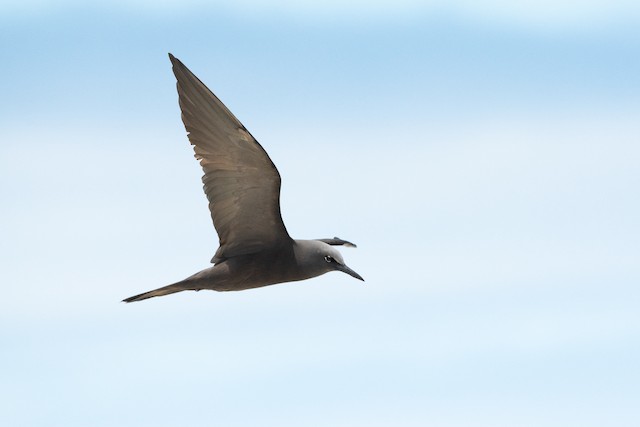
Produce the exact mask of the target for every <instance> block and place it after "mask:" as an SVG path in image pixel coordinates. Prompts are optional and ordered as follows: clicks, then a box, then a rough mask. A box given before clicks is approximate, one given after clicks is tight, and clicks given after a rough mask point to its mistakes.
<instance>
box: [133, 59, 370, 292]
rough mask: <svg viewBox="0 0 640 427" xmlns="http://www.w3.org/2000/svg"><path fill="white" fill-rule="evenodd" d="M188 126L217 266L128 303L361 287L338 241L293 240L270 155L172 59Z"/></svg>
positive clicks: (217, 101) (221, 104) (226, 109)
mask: <svg viewBox="0 0 640 427" xmlns="http://www.w3.org/2000/svg"><path fill="white" fill-rule="evenodd" d="M169 59H170V60H171V64H172V70H173V73H174V75H175V77H176V80H177V89H178V102H179V105H180V110H181V112H182V121H183V123H184V126H185V129H186V131H187V137H188V139H189V142H190V143H191V145H192V146H193V149H194V151H195V158H196V159H197V160H198V161H199V162H200V166H202V169H203V171H204V175H203V177H202V182H203V184H204V185H203V188H204V192H205V194H206V196H207V199H208V201H209V211H210V213H211V218H212V220H213V225H214V227H215V229H216V231H217V233H218V238H219V247H218V249H217V250H216V252H215V255H214V256H213V258H212V259H211V263H212V264H213V266H212V267H209V268H206V269H204V270H202V271H199V272H197V273H195V274H193V275H191V276H189V277H187V278H186V279H184V280H181V281H179V282H176V283H173V284H171V285H168V286H164V287H161V288H158V289H155V290H151V291H148V292H144V293H141V294H139V295H134V296H132V297H129V298H126V299H124V300H123V302H126V303H130V302H134V301H142V300H145V299H148V298H153V297H159V296H164V295H169V294H173V293H176V292H181V291H187V290H192V291H200V290H204V289H208V290H214V291H241V290H246V289H252V288H259V287H263V286H268V285H274V284H278V283H284V282H293V281H300V280H305V279H310V278H313V277H316V276H320V275H322V274H325V273H328V272H330V271H341V272H343V273H346V274H348V275H350V276H352V277H354V278H356V279H358V280H362V281H364V279H363V278H362V276H360V275H359V274H358V273H356V272H355V271H354V270H352V269H351V268H349V267H348V266H347V265H346V264H345V262H344V259H343V257H342V255H341V254H340V252H339V251H338V250H336V249H335V248H334V246H345V247H356V245H355V244H353V243H351V242H349V241H347V240H343V239H340V238H338V237H334V238H332V239H331V238H329V239H314V240H301V239H293V238H291V237H290V236H289V233H288V232H287V229H286V228H285V225H284V222H283V220H282V215H281V213H280V186H281V180H280V173H279V172H278V169H276V166H275V165H274V164H273V162H272V161H271V159H270V158H269V155H268V154H267V152H266V151H265V150H264V148H262V146H261V145H260V144H259V143H258V141H257V140H256V139H255V138H254V137H253V135H251V134H250V133H249V131H248V130H247V129H246V128H245V127H244V125H243V124H242V123H240V121H239V120H238V119H237V118H236V117H235V116H234V115H233V114H232V113H231V111H229V109H228V108H227V107H226V106H225V105H224V104H223V103H222V101H220V99H218V97H217V96H216V95H214V93H213V92H212V91H211V90H210V89H209V88H208V87H207V86H205V84H204V83H202V81H200V79H198V77H196V76H195V75H194V74H193V73H192V72H191V71H190V70H189V69H188V68H187V67H186V66H185V65H184V64H183V63H182V62H181V61H180V60H179V59H177V58H176V57H174V56H173V55H172V54H171V53H169Z"/></svg>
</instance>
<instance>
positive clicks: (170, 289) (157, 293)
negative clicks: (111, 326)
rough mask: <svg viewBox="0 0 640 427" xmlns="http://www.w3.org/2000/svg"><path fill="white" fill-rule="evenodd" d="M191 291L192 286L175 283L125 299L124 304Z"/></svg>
mask: <svg viewBox="0 0 640 427" xmlns="http://www.w3.org/2000/svg"><path fill="white" fill-rule="evenodd" d="M190 289H192V290H193V289H194V288H193V287H192V286H189V285H188V284H187V283H185V282H179V283H174V284H173V285H168V286H164V287H162V288H158V289H154V290H153V291H149V292H143V293H141V294H138V295H134V296H132V297H129V298H126V299H123V300H122V302H135V301H142V300H145V299H147V298H153V297H161V296H163V295H169V294H174V293H176V292H181V291H186V290H190Z"/></svg>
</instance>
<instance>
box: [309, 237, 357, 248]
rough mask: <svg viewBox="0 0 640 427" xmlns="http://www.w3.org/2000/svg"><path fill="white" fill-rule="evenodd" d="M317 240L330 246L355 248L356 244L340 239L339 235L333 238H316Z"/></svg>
mask: <svg viewBox="0 0 640 427" xmlns="http://www.w3.org/2000/svg"><path fill="white" fill-rule="evenodd" d="M316 240H319V241H321V242H324V243H326V244H327V245H331V246H346V247H348V248H356V247H357V246H356V245H355V243H351V242H349V241H347V240H342V239H341V238H339V237H334V238H333V239H316Z"/></svg>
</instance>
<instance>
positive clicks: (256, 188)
mask: <svg viewBox="0 0 640 427" xmlns="http://www.w3.org/2000/svg"><path fill="white" fill-rule="evenodd" d="M169 58H170V59H171V63H172V64H173V73H174V74H175V76H176V79H177V80H178V84H177V86H178V97H179V101H180V109H181V110H182V121H183V122H184V126H185V128H186V129H187V133H188V136H189V141H190V142H191V145H193V148H194V151H195V153H196V154H195V157H196V159H198V160H199V161H200V165H201V166H202V169H203V170H204V176H203V177H202V182H203V183H204V192H205V193H206V195H207V199H209V210H210V211H211V218H212V219H213V225H214V226H215V228H216V231H217V232H218V237H219V238H220V247H219V248H218V250H217V251H216V254H215V256H214V258H213V259H212V260H211V262H219V261H222V260H224V259H226V258H229V257H232V256H236V255H243V254H250V253H255V252H258V251H260V250H262V249H265V248H268V247H273V246H276V245H278V244H280V243H282V242H283V241H285V240H290V239H291V238H290V237H289V234H288V233H287V230H286V228H285V226H284V223H283V222H282V217H281V215H280V174H279V173H278V170H277V169H276V167H275V165H274V164H273V162H272V161H271V159H270V158H269V156H268V155H267V153H266V152H265V151H264V149H263V148H262V147H261V146H260V144H258V141H256V140H255V138H254V137H253V136H252V135H251V134H250V133H249V131H247V129H246V128H245V127H244V126H243V125H242V123H240V121H239V120H238V119H236V117H235V116H234V115H233V114H232V113H231V111H229V110H228V109H227V107H225V106H224V104H223V103H222V102H221V101H220V100H219V99H218V98H217V97H216V96H215V95H214V94H213V92H211V91H210V90H209V89H208V88H207V87H206V86H205V85H204V83H202V82H201V81H200V80H199V79H198V78H197V77H196V76H195V75H193V73H192V72H191V71H190V70H189V69H188V68H187V67H185V66H184V64H183V63H182V62H180V61H179V60H178V59H176V58H175V57H174V56H173V55H171V54H169Z"/></svg>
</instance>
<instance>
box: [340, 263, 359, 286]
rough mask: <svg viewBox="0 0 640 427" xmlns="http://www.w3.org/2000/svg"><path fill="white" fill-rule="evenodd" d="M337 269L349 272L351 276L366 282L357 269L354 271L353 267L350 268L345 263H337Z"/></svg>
mask: <svg viewBox="0 0 640 427" xmlns="http://www.w3.org/2000/svg"><path fill="white" fill-rule="evenodd" d="M336 270H340V271H342V272H343V273H347V274H348V275H349V276H351V277H355V278H356V279H358V280H362V281H363V282H364V279H363V278H362V276H361V275H359V274H358V273H356V272H355V271H353V270H352V269H350V268H349V267H347V266H346V265H344V264H337V265H336Z"/></svg>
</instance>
